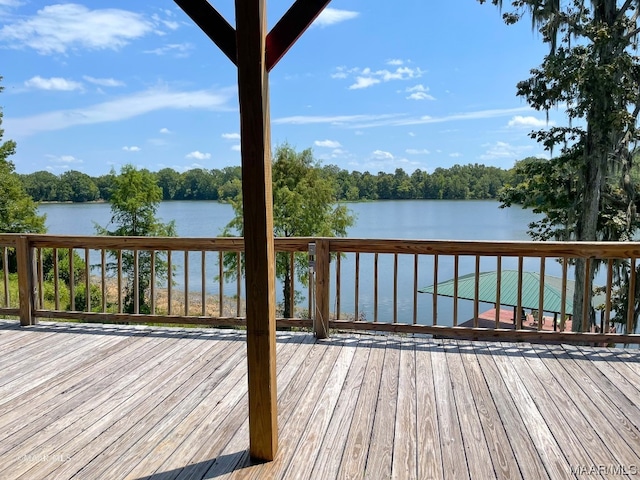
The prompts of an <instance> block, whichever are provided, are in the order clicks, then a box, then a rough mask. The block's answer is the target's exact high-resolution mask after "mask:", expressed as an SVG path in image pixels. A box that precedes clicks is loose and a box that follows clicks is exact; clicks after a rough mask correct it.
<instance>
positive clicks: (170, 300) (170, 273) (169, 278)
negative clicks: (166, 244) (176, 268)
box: [167, 250, 173, 315]
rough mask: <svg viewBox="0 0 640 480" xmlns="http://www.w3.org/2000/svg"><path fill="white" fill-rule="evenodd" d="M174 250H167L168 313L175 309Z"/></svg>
mask: <svg viewBox="0 0 640 480" xmlns="http://www.w3.org/2000/svg"><path fill="white" fill-rule="evenodd" d="M172 252H173V250H167V272H168V273H167V313H168V314H169V315H171V312H172V311H173V282H172V280H173V263H172V261H171V260H172V256H171V253H172Z"/></svg>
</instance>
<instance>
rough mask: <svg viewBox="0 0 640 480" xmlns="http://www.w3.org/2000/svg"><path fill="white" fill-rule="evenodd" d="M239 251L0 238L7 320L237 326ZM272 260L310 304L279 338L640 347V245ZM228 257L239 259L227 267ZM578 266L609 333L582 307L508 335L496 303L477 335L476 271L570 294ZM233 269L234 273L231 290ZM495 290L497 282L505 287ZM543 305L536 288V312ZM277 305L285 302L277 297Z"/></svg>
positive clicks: (419, 250)
mask: <svg viewBox="0 0 640 480" xmlns="http://www.w3.org/2000/svg"><path fill="white" fill-rule="evenodd" d="M243 244H244V242H243V239H242V238H229V237H220V238H156V237H153V238H149V237H144V238H143V237H89V236H87V237H72V236H53V235H17V234H9V235H0V249H1V253H2V256H1V259H2V270H1V271H0V273H1V280H0V281H1V282H2V285H3V287H2V289H3V290H2V293H1V296H0V315H4V316H13V317H19V318H20V322H21V324H23V325H29V324H33V323H36V322H37V319H39V318H46V319H68V320H77V321H89V322H129V323H135V322H139V323H162V324H165V323H170V324H194V325H212V326H235V327H238V326H240V327H241V326H243V325H244V322H245V319H244V301H245V300H244V298H245V297H244V295H243V288H244V278H243V275H242V250H243ZM275 249H276V253H277V255H286V256H288V257H289V265H290V266H291V271H290V277H291V279H292V288H291V289H290V299H291V302H292V303H294V300H295V299H296V298H297V297H296V295H295V292H296V290H301V289H302V290H304V291H305V293H306V298H305V299H304V300H303V301H302V302H298V303H299V304H298V305H296V308H294V309H292V311H291V314H290V315H289V318H283V317H282V315H281V316H280V318H278V320H277V323H278V326H279V327H303V328H313V330H314V331H315V333H316V335H317V336H319V337H324V336H326V335H328V334H329V332H330V331H331V329H358V330H376V331H393V332H406V333H424V334H430V335H440V336H447V337H463V338H473V339H493V340H510V341H513V340H528V341H549V342H589V343H593V344H609V343H616V344H628V343H640V335H638V334H637V333H635V332H634V331H633V328H634V310H635V295H636V293H635V292H636V285H637V281H636V276H637V268H636V259H637V258H638V257H639V256H640V243H635V242H634V243H605V242H599V243H577V242H576V243H570V242H544V243H543V242H477V241H426V240H372V239H351V238H277V239H276V241H275ZM311 250H313V251H314V262H313V269H310V270H309V275H308V278H309V282H308V285H307V284H305V285H304V286H303V285H302V284H300V282H299V281H298V280H297V279H298V277H299V276H298V273H299V272H298V271H296V267H295V265H296V262H294V261H293V260H294V256H301V255H304V256H305V258H306V256H307V255H309V252H310V251H311ZM229 255H231V256H234V259H231V261H229V260H230V258H229ZM79 259H80V260H79ZM225 259H226V260H227V261H226V263H225V261H224V260H225ZM576 259H585V260H586V262H588V263H591V262H596V261H598V263H599V264H600V265H602V266H601V267H600V270H599V274H598V278H599V279H602V282H601V284H602V285H603V286H604V292H605V294H604V301H603V303H602V305H601V306H600V308H601V313H600V314H601V319H602V320H601V325H606V328H599V330H598V329H596V328H595V327H593V325H592V324H591V322H590V319H589V317H588V313H589V309H586V308H585V309H584V316H583V318H581V319H577V320H576V319H574V321H578V322H580V323H581V324H582V326H583V328H582V330H583V332H582V333H574V332H570V331H564V330H563V331H561V330H560V328H556V325H555V324H554V329H553V330H552V331H546V330H543V329H542V325H541V324H542V322H538V326H537V328H532V327H530V326H529V325H524V324H523V323H522V321H521V319H520V318H519V315H514V316H513V325H512V326H511V327H510V328H504V322H501V318H500V313H501V312H500V308H499V304H500V298H496V300H495V301H496V303H497V304H498V308H495V312H494V313H492V315H495V318H494V321H492V322H490V325H488V326H487V325H486V322H484V324H483V325H480V324H479V322H478V319H479V318H480V317H481V314H482V311H481V310H485V309H487V308H491V307H494V305H486V304H484V303H482V302H481V301H480V299H479V295H478V290H479V286H478V285H479V282H478V278H479V275H480V273H481V272H485V271H487V270H495V271H497V272H502V271H504V270H506V269H512V270H517V271H518V272H524V271H531V270H534V271H537V272H538V273H539V274H540V277H541V278H544V277H545V274H549V273H551V274H557V276H559V277H560V278H561V281H562V285H563V287H564V286H566V284H567V282H569V281H570V280H571V278H572V275H573V272H572V267H571V264H572V263H573V262H574V261H575V260H576ZM14 262H15V265H14V268H12V267H11V265H12V264H13V263H14ZM620 262H624V265H626V271H627V272H628V275H629V279H628V285H629V290H628V292H626V302H628V305H629V306H630V307H631V308H628V312H629V314H628V315H627V318H626V321H625V322H623V323H621V324H617V329H616V331H610V329H609V325H610V321H611V319H612V318H613V316H614V315H615V305H614V304H613V302H612V298H613V297H612V292H613V278H614V275H613V273H614V270H615V268H614V267H615V266H619V265H620ZM298 264H300V262H298ZM230 265H232V266H233V268H234V269H235V271H234V273H235V278H232V279H230V276H229V275H228V273H229V272H228V269H229V268H230V267H229V266H230ZM305 268H307V267H305ZM162 269H165V270H166V271H169V272H172V273H171V281H163V280H162V275H160V271H161V270H162ZM14 271H15V273H10V272H14ZM304 273H307V272H304ZM469 274H471V275H475V279H476V281H475V295H473V296H472V297H471V299H470V300H468V299H467V300H465V299H464V298H463V297H462V296H459V295H458V293H457V291H455V290H454V291H455V293H454V294H453V295H452V298H445V297H442V296H441V295H439V294H438V292H437V285H438V283H439V282H441V281H443V280H449V279H452V280H453V282H454V285H457V282H458V279H459V278H460V277H462V276H463V275H469ZM232 277H233V275H232ZM145 278H147V279H150V281H146V282H145V281H144V280H143V279H145ZM521 278H522V276H521V275H520V281H519V282H518V285H517V287H516V288H517V289H518V301H517V304H516V305H513V306H512V307H510V308H513V311H514V312H520V311H521V310H522V307H523V305H522V302H521V300H522V298H523V295H524V293H523V291H522V280H521ZM500 279H501V276H500V274H498V276H497V280H496V281H497V283H498V284H499V283H500V281H501V280H500ZM125 285H126V288H125ZM427 285H432V286H435V287H434V288H433V292H434V293H433V294H423V293H418V291H419V289H421V288H423V287H425V286H427ZM500 291H501V288H499V285H498V288H497V292H500ZM125 292H128V293H129V298H128V299H127V298H125ZM566 292H567V290H566V288H563V293H562V295H563V298H562V302H561V303H562V305H563V310H562V311H561V312H557V313H559V315H560V318H561V319H563V321H562V322H560V323H562V324H563V323H564V318H566V317H567V316H568V315H570V314H571V312H567V311H564V304H565V300H567V298H566V296H567V293H566ZM544 295H545V293H544V289H543V288H540V292H539V306H540V308H539V310H540V311H541V312H544V308H543V305H544ZM498 297H499V293H498ZM278 301H279V302H282V301H283V299H282V298H281V295H280V296H279V299H278ZM127 310H128V311H127ZM503 313H504V312H503ZM485 316H486V315H485ZM466 319H469V320H468V321H466V322H465V320H466Z"/></svg>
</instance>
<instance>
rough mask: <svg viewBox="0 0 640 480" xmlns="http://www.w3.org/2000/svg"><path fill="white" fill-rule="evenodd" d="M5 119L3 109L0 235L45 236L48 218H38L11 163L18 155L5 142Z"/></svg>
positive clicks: (0, 115)
mask: <svg viewBox="0 0 640 480" xmlns="http://www.w3.org/2000/svg"><path fill="white" fill-rule="evenodd" d="M1 80H2V77H0V81H1ZM2 90H3V87H2V86H0V92H2ZM2 117H3V112H2V109H0V233H44V232H45V230H46V229H45V223H44V222H45V216H44V215H38V206H37V205H36V203H35V202H34V201H33V200H32V199H31V197H30V196H29V195H28V194H27V192H26V191H25V189H24V187H23V185H22V182H21V181H20V178H19V176H18V174H17V173H15V166H14V164H13V162H11V161H10V160H8V158H9V157H10V156H11V155H13V154H14V153H15V151H16V142H14V141H13V140H7V141H5V142H2V138H3V136H4V130H3V129H2V128H1V127H2Z"/></svg>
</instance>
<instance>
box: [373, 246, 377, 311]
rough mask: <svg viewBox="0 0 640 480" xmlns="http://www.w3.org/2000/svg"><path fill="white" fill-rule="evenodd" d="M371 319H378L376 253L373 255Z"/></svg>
mask: <svg viewBox="0 0 640 480" xmlns="http://www.w3.org/2000/svg"><path fill="white" fill-rule="evenodd" d="M373 272H374V273H373V321H374V323H376V322H377V321H378V254H377V253H374V255H373Z"/></svg>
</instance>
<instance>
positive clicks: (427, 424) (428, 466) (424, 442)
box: [415, 339, 444, 478]
mask: <svg viewBox="0 0 640 480" xmlns="http://www.w3.org/2000/svg"><path fill="white" fill-rule="evenodd" d="M415 342H416V421H417V425H416V433H417V445H416V449H417V452H418V478H443V477H444V472H443V470H442V450H441V448H440V431H439V428H438V410H437V405H436V392H435V387H434V383H433V367H432V359H431V351H432V350H433V349H434V348H437V346H436V345H435V344H434V342H433V341H432V340H426V339H416V340H415Z"/></svg>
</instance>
